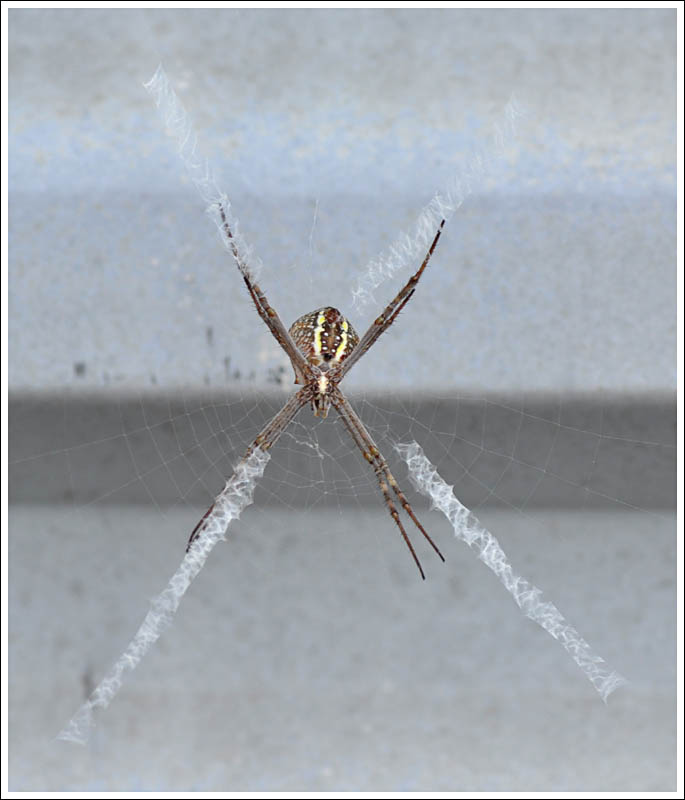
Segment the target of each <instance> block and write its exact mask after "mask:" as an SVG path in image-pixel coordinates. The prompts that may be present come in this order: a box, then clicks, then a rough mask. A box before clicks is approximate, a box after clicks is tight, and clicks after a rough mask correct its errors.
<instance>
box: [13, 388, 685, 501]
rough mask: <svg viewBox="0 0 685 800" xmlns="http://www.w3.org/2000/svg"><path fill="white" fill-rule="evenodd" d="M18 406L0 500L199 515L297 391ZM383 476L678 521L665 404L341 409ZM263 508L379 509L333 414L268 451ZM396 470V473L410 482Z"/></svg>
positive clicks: (398, 398) (376, 399)
mask: <svg viewBox="0 0 685 800" xmlns="http://www.w3.org/2000/svg"><path fill="white" fill-rule="evenodd" d="M289 381H290V376H289V375H288V377H287V381H286V386H283V387H281V388H280V389H277V388H273V389H271V390H270V391H268V392H257V391H255V392H251V393H247V392H238V391H236V390H235V388H233V387H230V388H227V389H226V390H225V391H217V390H214V391H205V392H197V393H194V394H191V393H188V392H184V393H182V394H178V393H173V392H162V391H159V390H157V391H147V392H145V393H141V394H139V395H137V396H135V395H129V394H126V393H120V392H116V391H113V390H111V389H110V390H109V391H102V390H101V391H99V392H91V393H76V392H49V393H48V392H39V393H35V392H34V393H27V394H22V393H19V394H13V395H11V396H10V403H9V419H10V426H9V451H10V455H11V457H10V465H9V466H10V469H9V481H8V486H9V498H10V501H11V502H20V503H59V502H65V501H66V502H69V503H74V504H76V505H79V504H86V503H92V502H95V501H99V500H106V501H107V502H109V503H145V504H149V503H153V504H158V505H160V506H162V507H165V508H166V507H171V506H177V505H179V504H181V505H183V506H185V505H187V504H191V505H196V506H197V507H200V506H201V505H202V504H203V503H204V504H207V505H208V504H209V502H210V500H211V499H212V498H213V497H214V496H215V495H216V493H217V492H218V491H220V489H221V488H222V487H223V485H224V481H225V480H226V478H227V477H228V475H230V473H231V472H232V471H233V467H234V465H235V464H236V463H237V462H238V460H239V459H240V458H241V457H242V455H243V453H244V452H245V449H246V448H247V446H248V445H249V444H250V443H251V442H252V441H253V440H254V438H255V436H256V435H257V433H258V431H260V430H261V429H262V427H263V426H264V425H265V424H266V422H267V421H268V420H269V419H270V418H271V417H272V416H273V415H274V414H275V413H276V411H277V410H278V409H279V408H280V407H281V406H282V405H283V403H284V402H285V398H286V396H287V394H288V392H290V391H292V389H291V386H290V385H289V383H288V382H289ZM350 401H351V402H352V403H353V405H354V406H355V408H356V409H357V411H358V413H359V414H360V415H361V418H362V420H363V421H364V423H365V424H366V425H367V426H368V428H369V430H370V431H371V435H372V436H373V437H374V439H375V440H376V442H377V444H378V446H379V447H380V448H381V451H382V452H383V453H384V454H385V456H386V458H388V459H389V461H390V463H391V464H392V465H393V468H394V464H395V462H396V461H397V460H398V459H397V456H396V455H395V453H394V452H393V446H392V444H393V442H408V441H412V440H418V441H419V443H420V444H421V446H422V447H423V448H424V450H425V451H426V453H427V455H428V457H429V458H431V459H433V460H434V461H435V462H436V466H437V468H438V469H439V470H440V473H441V474H442V476H443V478H444V479H445V480H446V481H447V482H448V483H449V484H450V485H453V486H454V487H455V491H456V493H457V496H458V497H459V498H460V500H461V501H462V502H463V503H465V504H466V505H467V506H469V507H480V506H482V505H487V506H500V507H512V506H513V507H514V508H523V507H526V508H540V507H543V508H544V507H547V508H548V507H553V508H567V509H579V508H606V509H609V510H620V509H621V508H623V509H624V510H626V509H646V508H652V509H671V510H673V509H675V503H676V448H675V446H674V442H675V427H676V409H675V398H674V397H672V396H670V395H662V394H656V393H655V394H651V395H646V394H644V393H640V394H639V395H638V396H633V397H631V396H626V395H624V394H621V395H607V394H604V393H602V394H595V395H572V394H568V393H564V394H557V395H546V396H545V395H538V394H533V395H527V396H518V397H512V396H505V397H497V396H485V397H484V396H482V395H481V396H469V395H457V396H456V397H455V396H432V397H431V396H428V395H424V396H423V397H417V396H416V395H414V394H407V395H402V394H400V393H395V394H393V395H387V394H383V395H378V394H376V395H374V394H369V393H365V394H361V395H358V394H351V395H350ZM273 456H274V457H273V460H272V462H271V464H270V465H269V468H268V469H267V471H266V473H265V475H264V477H263V479H262V481H260V489H259V498H260V503H266V504H274V503H281V504H282V503H286V504H287V505H289V506H292V507H295V508H304V507H309V506H312V505H314V504H315V505H317V506H320V505H336V504H340V503H344V502H345V498H350V500H351V501H352V502H354V503H355V504H362V505H371V506H374V505H376V504H377V503H378V502H379V497H378V491H377V488H376V487H375V486H374V485H373V477H372V473H371V472H370V471H369V470H368V469H367V468H366V465H365V462H364V461H363V459H362V457H361V454H360V453H359V452H358V451H357V450H356V448H355V447H354V446H353V444H352V443H351V441H350V439H349V437H348V435H347V433H346V431H345V430H344V428H343V426H342V423H341V422H340V420H339V419H337V417H336V415H335V414H331V416H330V417H329V418H328V419H326V420H325V421H321V420H319V421H317V420H316V419H315V418H314V416H313V415H312V413H311V410H310V409H309V408H306V409H303V410H302V411H301V412H300V415H299V416H298V417H297V418H296V420H295V423H294V424H293V425H292V426H291V428H290V429H289V430H288V432H287V433H286V434H285V435H284V437H283V439H282V440H281V442H280V443H279V444H277V446H276V448H275V449H274V451H273ZM405 474H406V467H404V465H400V466H399V467H398V472H397V476H398V477H400V476H404V475H405Z"/></svg>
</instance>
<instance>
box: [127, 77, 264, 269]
mask: <svg viewBox="0 0 685 800" xmlns="http://www.w3.org/2000/svg"><path fill="white" fill-rule="evenodd" d="M143 86H144V87H145V88H146V89H147V91H148V92H149V93H150V95H151V96H152V98H153V100H154V101H155V105H156V106H157V110H158V112H159V116H160V117H161V119H162V122H163V123H164V127H165V128H166V131H167V134H168V135H169V136H170V137H171V138H172V139H173V140H174V141H175V143H176V149H177V153H178V156H179V158H180V159H181V163H182V164H183V166H184V168H185V170H186V173H187V174H188V176H189V178H190V179H191V180H192V182H193V183H194V184H195V186H196V188H197V190H198V192H199V193H200V196H201V197H202V200H203V201H204V203H205V205H206V211H207V213H208V214H209V215H210V217H211V218H212V219H213V220H214V223H215V225H216V226H217V228H218V230H219V234H220V235H221V241H222V242H223V244H224V247H225V248H226V250H228V252H229V253H230V254H231V255H233V256H234V257H235V259H236V261H237V263H238V267H239V269H240V271H241V272H243V274H246V275H247V276H249V277H250V278H251V279H252V280H254V281H256V280H257V278H258V275H259V271H260V268H261V263H260V262H259V260H258V259H257V258H256V257H255V256H254V254H253V253H252V250H251V248H250V247H248V245H247V243H246V242H245V239H244V238H243V236H242V234H241V232H240V223H239V222H238V220H237V219H236V217H235V216H234V215H233V212H232V210H231V203H230V201H229V199H228V196H227V195H226V194H225V193H224V192H223V191H222V190H221V189H220V188H219V186H218V184H217V182H216V179H215V176H214V172H213V171H212V169H211V167H210V165H209V162H208V160H207V159H206V158H203V157H201V156H200V155H199V153H198V146H197V134H196V133H195V130H194V128H193V124H192V121H191V119H190V117H189V116H188V113H187V112H186V110H185V108H184V107H183V103H181V101H180V100H179V99H178V96H177V94H176V92H175V91H174V88H173V86H172V85H171V83H170V81H169V79H168V78H167V75H166V72H165V71H164V68H163V67H162V65H161V64H160V65H159V66H158V67H157V70H156V71H155V74H154V75H153V76H152V78H150V80H149V81H148V82H147V83H144V84H143ZM222 210H223V213H224V215H225V217H226V223H227V225H228V227H229V229H230V231H231V238H230V240H229V238H228V236H227V234H226V230H225V226H224V220H223V219H222V216H221V211H222Z"/></svg>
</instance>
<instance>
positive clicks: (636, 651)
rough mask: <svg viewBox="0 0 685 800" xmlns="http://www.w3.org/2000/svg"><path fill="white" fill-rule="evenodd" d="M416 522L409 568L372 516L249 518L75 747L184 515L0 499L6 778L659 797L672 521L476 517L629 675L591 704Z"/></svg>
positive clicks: (168, 561) (30, 785)
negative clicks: (6, 531) (80, 722)
mask: <svg viewBox="0 0 685 800" xmlns="http://www.w3.org/2000/svg"><path fill="white" fill-rule="evenodd" d="M417 506H420V504H417ZM419 513H420V516H421V518H422V519H423V521H424V523H425V524H426V525H427V526H428V528H429V530H430V532H431V533H432V534H433V536H434V537H435V538H436V540H437V541H438V542H439V544H440V547H441V548H442V549H443V552H444V553H445V556H446V559H447V561H446V563H445V564H442V563H441V562H440V561H438V559H437V558H436V557H435V555H434V554H433V553H432V551H431V550H430V548H428V547H426V546H424V544H423V543H422V542H418V541H417V542H416V544H417V549H418V552H419V555H420V557H421V559H422V561H423V563H424V567H425V569H426V573H427V580H426V581H425V582H422V581H421V580H420V578H419V576H418V573H417V572H416V569H415V567H414V564H413V562H412V561H411V557H410V555H409V553H408V551H407V550H406V548H405V546H404V544H403V543H402V541H401V538H400V537H399V535H398V534H397V531H396V530H395V528H394V526H393V524H392V521H391V520H390V518H389V516H388V515H387V514H386V513H385V512H384V511H383V510H382V509H377V510H375V511H373V510H370V509H361V510H354V509H352V510H350V509H349V508H348V509H347V510H345V509H342V508H341V509H340V510H338V511H336V510H332V509H326V510H322V511H317V510H315V509H309V510H307V511H306V512H294V511H292V510H289V509H288V508H287V507H283V508H281V509H265V508H264V507H263V506H260V505H259V504H255V505H254V506H253V507H250V508H249V509H247V511H246V512H245V514H244V515H243V518H242V519H241V520H240V522H239V523H238V524H237V525H236V526H235V529H234V530H233V532H232V533H231V535H230V537H229V541H228V543H227V544H223V545H219V546H218V547H217V548H216V549H215V551H214V552H213V553H212V555H211V557H210V560H209V561H208V563H207V565H206V567H205V569H204V571H203V572H202V573H201V574H200V576H199V577H198V579H197V580H196V581H195V583H194V584H193V585H192V586H191V588H190V590H189V591H188V593H187V595H186V597H185V599H184V601H183V603H182V605H181V607H180V610H179V612H178V614H177V616H176V618H175V621H174V623H173V625H172V626H171V628H169V629H168V630H167V631H166V632H165V633H164V634H163V635H162V638H161V639H160V640H159V641H158V642H157V643H156V645H154V647H153V649H152V650H151V651H150V653H149V654H148V656H147V657H146V658H145V659H144V660H143V662H142V663H141V665H140V666H139V667H138V669H137V670H136V671H135V672H134V673H133V674H130V673H129V674H128V676H127V678H126V681H125V683H124V686H123V688H122V690H121V692H120V694H119V696H118V697H117V698H116V699H115V700H114V702H113V703H112V705H111V706H110V708H109V709H108V710H107V711H105V712H103V713H101V714H99V715H97V718H96V719H97V727H96V729H95V732H94V736H93V738H92V741H91V744H90V746H89V747H88V748H85V749H84V748H82V747H80V746H78V745H74V744H69V743H65V742H61V741H55V740H54V737H55V736H56V734H57V733H58V731H59V730H60V729H61V728H62V726H63V725H64V724H65V723H66V722H67V720H68V718H69V717H70V716H71V715H72V714H73V713H74V712H75V711H76V709H77V707H78V706H79V705H80V703H81V702H82V701H83V700H84V698H85V696H86V695H87V694H88V692H90V691H91V690H92V688H93V686H94V684H95V683H97V682H98V681H99V680H100V679H101V678H102V676H103V675H104V673H105V671H106V670H107V669H108V668H109V666H110V665H111V664H112V662H113V661H114V660H115V659H116V658H117V657H118V656H119V654H120V652H121V651H122V650H123V649H124V647H125V645H126V644H127V643H128V641H129V639H130V638H131V636H132V635H133V633H134V632H135V630H136V629H137V627H138V625H139V624H140V622H141V621H142V618H143V616H144V614H145V612H146V611H147V609H148V604H149V601H150V599H151V597H153V596H154V595H156V594H157V593H159V592H160V591H161V590H162V589H163V588H164V586H165V584H166V582H167V580H168V579H169V577H170V576H171V574H172V572H173V571H174V570H175V568H176V566H177V565H178V563H179V561H180V558H181V554H182V552H183V548H184V545H185V541H186V537H187V535H188V532H189V530H190V528H191V527H192V525H193V524H194V523H195V521H196V514H194V513H191V512H188V511H184V512H181V511H177V512H170V513H165V514H163V513H160V511H158V510H157V509H153V508H150V507H140V506H138V507H126V506H106V507H100V506H91V507H90V508H80V509H69V508H68V507H65V506H64V505H60V506H54V507H49V506H43V507H39V508H35V507H34V508H31V507H15V508H14V510H13V511H12V512H11V515H10V520H11V523H12V537H11V540H10V556H11V559H12V565H13V568H12V578H11V582H10V606H9V613H10V637H11V638H10V645H11V649H10V662H9V663H10V675H9V679H10V689H11V693H10V706H9V721H10V741H9V756H10V762H9V786H10V788H11V789H14V790H17V791H19V790H35V791H49V790H58V789H69V790H87V791H94V790H109V791H123V790H127V789H128V790H142V791H146V790H177V791H190V790H193V789H195V790H234V791H247V790H268V791H276V790H284V789H288V790H292V791H298V790H299V791H304V790H307V789H309V790H317V791H321V790H340V791H342V790H364V789H365V790H379V791H381V790H386V791H390V790H398V791H403V790H426V791H437V790H464V791H476V790H521V791H532V790H539V791H547V792H549V791H553V790H576V791H580V790H585V791H591V792H592V791H594V792H597V791H602V790H613V791H627V790H633V791H648V790H661V791H667V790H673V789H674V788H675V665H674V650H675V606H674V603H673V593H674V582H675V530H674V527H675V526H674V519H673V517H672V516H671V515H668V514H667V515H661V514H654V513H643V514H625V513H589V512H586V513H568V512H535V513H532V514H512V513H507V512H497V511H495V512H492V511H491V512H483V513H481V514H480V517H481V520H482V521H483V523H484V524H486V525H487V526H488V528H489V529H490V530H491V531H492V532H493V533H494V534H495V535H496V536H497V537H498V538H499V540H500V543H501V545H502V547H503V548H504V550H505V552H506V553H507V554H508V556H509V558H510V560H511V562H512V564H513V566H514V568H515V569H516V570H518V571H519V572H520V573H521V574H523V575H524V576H525V577H527V578H529V579H530V580H531V581H532V582H533V583H535V584H536V585H538V586H539V587H540V588H541V589H542V590H543V591H544V593H545V598H546V599H549V600H551V601H552V602H554V603H555V604H556V605H557V607H558V608H559V609H560V611H561V612H562V613H563V614H564V615H565V616H566V618H567V619H568V620H569V622H570V623H571V624H573V625H575V626H576V627H577V628H578V630H579V631H580V633H581V635H582V636H584V637H585V638H586V639H587V641H588V642H589V643H590V645H591V646H592V647H593V649H595V651H596V652H597V653H598V654H599V655H601V656H602V657H604V658H605V659H606V660H607V662H608V663H609V664H610V666H611V667H613V668H614V669H616V670H618V671H619V672H621V673H622V674H623V675H625V677H626V678H628V680H629V681H630V684H629V685H627V686H625V687H623V688H621V689H618V690H617V691H616V692H615V693H614V694H612V695H611V696H610V697H609V701H608V705H604V704H603V703H602V701H601V699H600V698H599V695H598V694H597V693H596V692H595V690H594V689H593V687H592V685H591V684H590V683H589V682H588V681H587V680H586V678H585V677H584V675H583V674H582V673H581V672H580V670H579V669H578V668H577V667H576V665H575V664H574V663H573V661H572V660H571V659H570V658H569V656H568V654H567V653H566V652H565V651H564V650H563V649H562V647H561V646H560V645H559V644H558V643H557V642H555V641H554V640H553V639H552V638H551V637H550V636H548V635H547V634H546V633H544V632H543V631H542V630H541V629H540V628H539V627H538V626H536V625H534V624H533V623H532V622H531V621H530V620H527V619H526V618H525V617H524V616H523V615H522V614H521V612H520V611H519V610H518V608H517V607H516V606H515V604H514V603H513V602H512V600H511V598H510V597H509V595H508V594H507V593H506V592H505V591H504V589H503V588H502V586H501V585H500V584H499V582H498V581H497V580H496V579H495V578H494V576H493V575H492V574H491V573H490V572H489V571H488V570H487V569H486V568H485V567H484V566H483V564H481V563H480V562H479V561H478V560H477V559H476V558H474V556H473V554H472V553H471V552H470V551H469V550H468V548H466V547H465V546H464V545H462V544H461V543H459V542H456V541H455V540H454V539H453V536H452V532H451V528H450V527H449V526H448V524H447V523H446V521H445V520H444V518H442V517H441V515H439V514H438V513H430V512H429V511H428V510H427V509H423V508H419Z"/></svg>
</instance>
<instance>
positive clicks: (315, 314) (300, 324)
mask: <svg viewBox="0 0 685 800" xmlns="http://www.w3.org/2000/svg"><path fill="white" fill-rule="evenodd" d="M289 333H290V335H291V336H292V337H293V341H294V342H295V344H296V345H297V347H298V348H299V349H300V350H301V351H302V353H303V354H304V357H305V358H306V359H307V361H309V363H310V364H313V365H314V366H316V367H322V368H323V369H329V368H330V367H334V366H336V364H339V363H340V362H341V361H344V360H345V358H347V356H348V355H349V354H350V353H351V352H352V350H353V349H354V348H355V347H356V345H357V343H358V342H359V337H358V336H357V332H356V331H355V329H354V328H353V327H352V324H351V323H350V322H349V321H348V320H347V319H346V318H345V317H344V316H343V315H342V314H341V313H340V312H339V311H338V309H337V308H332V307H331V306H326V307H325V308H319V309H317V310H316V311H312V312H310V313H309V314H305V315H304V316H302V317H300V318H299V319H297V320H295V322H294V323H293V324H292V325H291V327H290V331H289Z"/></svg>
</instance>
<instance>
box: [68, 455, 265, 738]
mask: <svg viewBox="0 0 685 800" xmlns="http://www.w3.org/2000/svg"><path fill="white" fill-rule="evenodd" d="M268 461H269V455H268V453H265V452H263V451H262V450H260V449H259V448H255V450H254V451H253V452H252V453H251V454H250V456H249V457H248V458H246V459H245V460H243V461H242V462H241V463H240V464H239V465H238V466H237V468H236V471H235V473H234V474H233V475H232V476H231V478H229V480H228V481H227V482H226V486H225V487H224V489H223V491H222V492H221V494H219V496H218V497H217V499H216V502H215V505H214V508H213V509H212V511H211V513H210V514H209V515H208V517H207V519H206V520H205V523H204V526H203V528H202V531H201V533H200V535H199V536H198V537H197V539H196V540H195V541H194V542H193V546H192V547H191V548H190V550H189V551H188V552H187V553H186V555H185V557H184V559H183V561H182V562H181V565H180V566H179V568H178V569H177V570H176V572H175V573H174V575H173V576H172V578H171V580H170V581H169V583H168V584H167V586H166V589H164V591H163V592H162V593H161V594H160V595H158V596H157V597H155V598H154V599H153V600H152V602H151V604H150V605H151V607H150V610H149V611H148V613H147V615H146V616H145V619H144V620H143V623H142V625H141V626H140V628H138V631H137V633H136V635H135V636H134V637H133V639H131V641H130V643H129V645H128V647H127V648H126V649H125V650H124V652H123V653H122V654H121V656H119V658H118V660H117V661H116V662H115V664H114V665H113V666H112V667H111V669H110V670H109V672H108V673H107V674H106V675H105V677H104V678H103V679H102V681H101V682H100V684H99V685H98V686H97V688H96V689H95V690H94V691H93V692H92V694H91V695H90V697H89V698H88V700H87V701H86V702H85V703H84V704H83V705H82V706H81V708H80V709H79V710H78V711H77V712H76V714H74V716H73V717H72V718H71V720H70V721H69V722H68V723H67V725H66V726H65V727H64V728H63V729H62V731H60V733H59V734H58V736H57V738H58V739H64V740H66V741H71V742H76V743H78V744H86V743H87V741H88V738H89V735H90V732H91V730H92V728H93V725H94V722H93V713H94V712H95V711H96V710H98V709H103V710H104V709H106V708H107V707H108V706H109V704H110V703H111V702H112V700H113V699H114V698H115V697H116V695H117V693H118V692H119V689H121V686H122V684H123V680H124V673H125V672H127V671H132V670H134V669H135V668H136V667H137V666H138V664H139V663H140V661H141V660H142V658H143V656H144V655H145V654H146V653H147V651H148V650H149V649H150V648H151V647H152V645H153V644H154V643H155V642H156V641H157V639H159V637H160V635H161V634H162V632H163V631H164V629H165V628H167V627H168V626H169V625H170V624H171V621H172V619H173V617H174V615H175V614H176V611H177V610H178V607H179V605H180V603H181V599H182V598H183V595H184V594H185V593H186V590H187V589H188V587H189V586H190V584H191V583H192V581H193V580H194V579H195V578H196V577H197V575H198V574H199V573H200V570H201V569H202V567H203V566H204V565H205V562H206V561H207V558H208V557H209V554H210V553H211V551H212V550H213V548H214V546H215V545H216V544H217V542H219V541H220V540H222V539H224V538H225V535H226V531H227V529H228V526H229V525H230V524H231V522H232V521H233V520H234V519H237V518H238V517H239V516H240V514H241V513H242V511H243V509H244V508H245V507H246V506H248V505H250V503H251V502H252V497H253V494H254V489H255V486H256V484H257V481H258V480H259V479H260V478H261V477H262V475H263V474H264V469H265V467H266V465H267V462H268Z"/></svg>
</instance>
